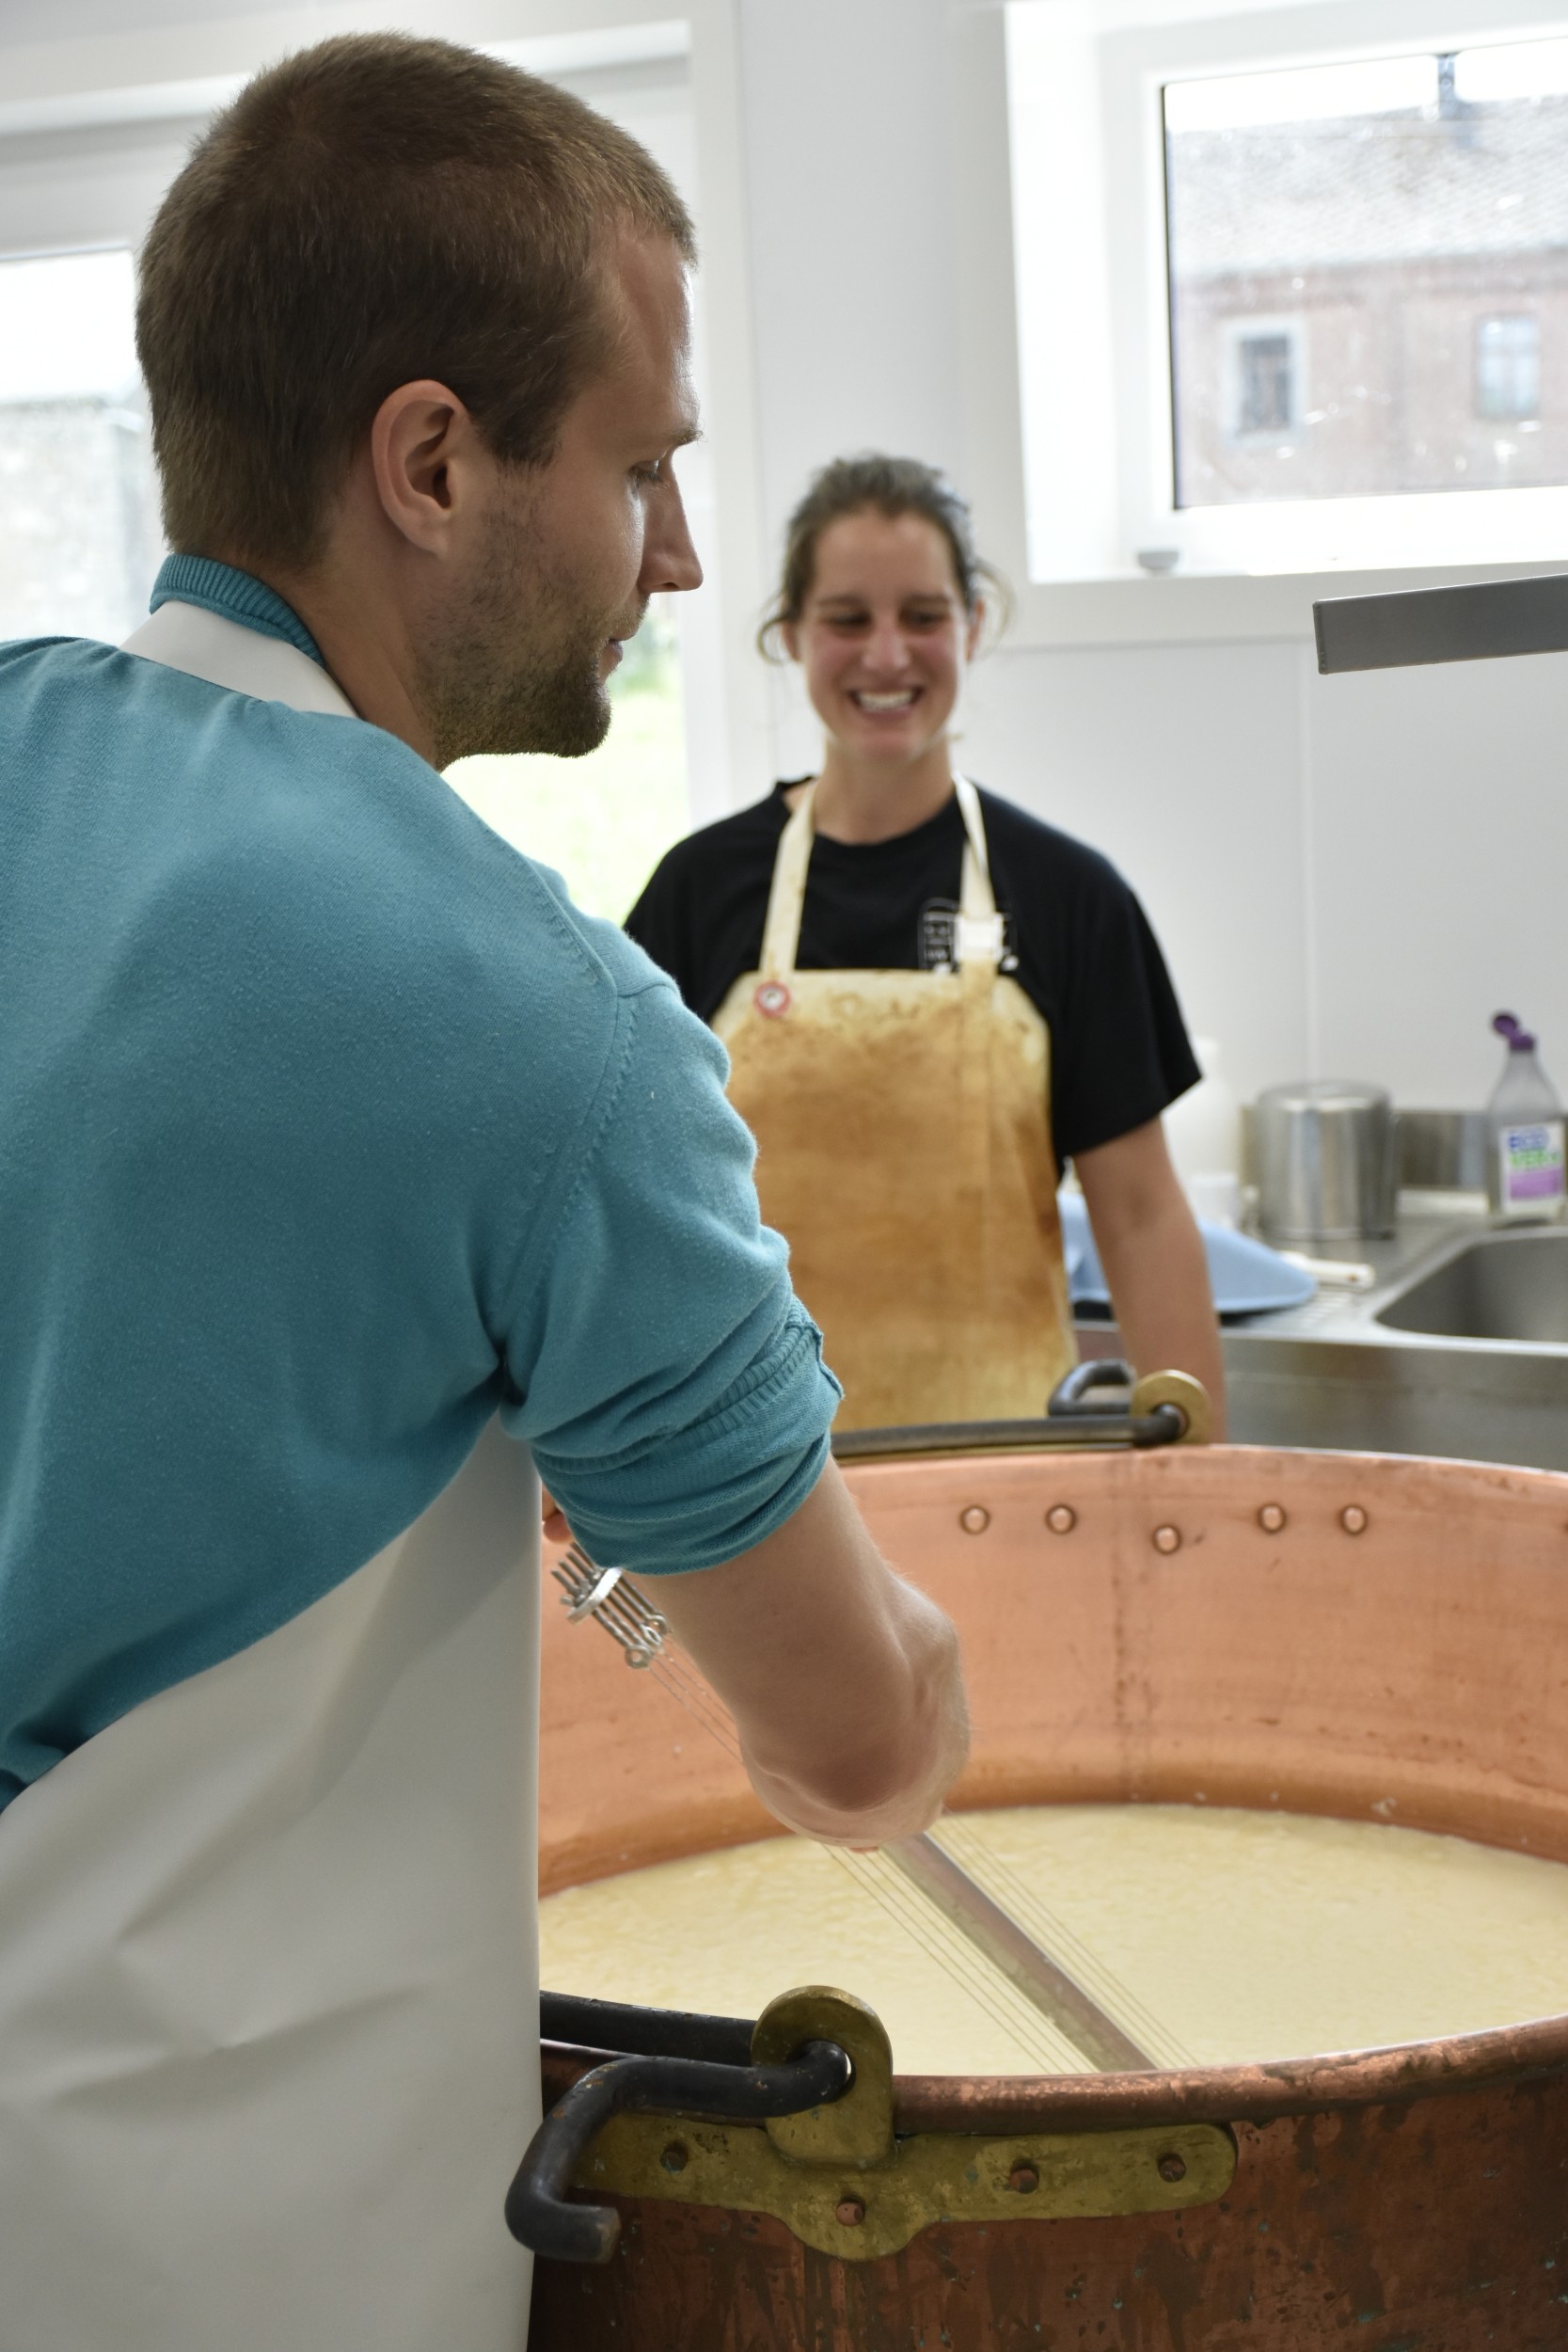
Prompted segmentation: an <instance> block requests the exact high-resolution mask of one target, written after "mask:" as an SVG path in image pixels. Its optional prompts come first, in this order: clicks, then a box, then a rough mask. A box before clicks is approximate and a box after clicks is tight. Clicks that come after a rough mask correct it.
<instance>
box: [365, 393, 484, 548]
mask: <svg viewBox="0 0 1568 2352" xmlns="http://www.w3.org/2000/svg"><path fill="white" fill-rule="evenodd" d="M480 448H481V443H480V439H479V436H478V433H477V432H476V430H475V427H474V422H473V419H472V418H471V417H470V416H469V414H468V411H467V408H465V406H464V405H463V403H462V402H461V401H460V400H459V399H458V397H457V394H456V393H455V392H453V391H451V390H449V389H448V388H447V386H446V385H444V384H437V383H435V382H433V381H431V380H429V379H421V380H420V382H419V383H417V384H400V385H399V386H398V389H397V390H396V391H395V392H388V395H387V397H386V399H385V400H384V401H383V402H382V404H381V405H380V407H379V408H378V409H377V410H376V412H375V419H374V421H373V422H372V426H371V468H372V474H373V476H374V480H375V488H376V495H377V497H378V498H379V499H380V501H381V507H382V512H383V513H384V514H385V516H386V517H387V519H388V522H389V523H390V524H391V525H392V528H393V529H394V531H397V532H401V533H402V535H403V537H404V538H405V539H406V540H407V541H408V543H409V545H410V546H411V547H414V548H419V549H420V551H421V552H422V553H424V554H427V555H436V554H439V553H440V552H441V550H442V549H443V548H444V547H445V546H446V545H447V543H448V540H449V539H450V537H451V524H452V518H453V513H454V509H455V507H456V505H457V502H458V497H459V493H460V490H461V489H462V487H463V486H465V485H464V482H463V476H464V474H465V473H466V471H467V468H468V466H469V465H470V464H471V463H472V462H473V460H474V459H475V458H476V457H477V456H478V454H479V452H480Z"/></svg>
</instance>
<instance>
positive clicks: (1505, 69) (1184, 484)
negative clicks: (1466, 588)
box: [1007, 0, 1568, 581]
mask: <svg viewBox="0 0 1568 2352" xmlns="http://www.w3.org/2000/svg"><path fill="white" fill-rule="evenodd" d="M1548 4H1549V0H1518V5H1517V7H1514V6H1513V0H1510V12H1509V13H1508V14H1507V15H1506V16H1505V15H1504V14H1503V8H1502V0H1461V11H1462V12H1461V13H1459V14H1458V15H1457V17H1455V16H1450V17H1449V18H1448V19H1446V20H1444V21H1443V24H1442V35H1441V38H1440V39H1438V38H1435V37H1434V38H1431V39H1429V40H1426V41H1425V42H1423V41H1422V40H1421V36H1420V33H1419V31H1417V32H1416V33H1415V35H1414V37H1413V36H1412V20H1413V18H1414V19H1415V22H1416V23H1417V24H1419V11H1418V10H1413V9H1412V8H1410V6H1409V5H1408V0H1312V4H1311V5H1292V4H1291V0H1282V4H1281V0H1271V5H1270V6H1268V7H1267V8H1264V7H1262V6H1255V7H1253V8H1248V9H1242V8H1230V9H1229V10H1227V12H1226V14H1225V17H1224V22H1223V25H1216V24H1215V22H1214V19H1215V16H1216V13H1217V12H1216V10H1215V9H1213V8H1210V7H1207V6H1200V5H1198V0H1193V5H1192V7H1191V12H1190V15H1189V14H1187V13H1185V12H1184V11H1183V8H1182V6H1181V0H1080V5H1078V6H1077V7H1076V8H1072V9H1069V8H1066V7H1062V8H1057V7H1055V6H1052V5H1048V4H1047V0H1009V5H1008V10H1007V26H1008V56H1009V75H1010V104H1011V108H1012V125H1013V175H1014V219H1015V230H1016V240H1017V252H1018V256H1019V262H1018V287H1019V295H1018V318H1019V338H1020V362H1021V377H1022V393H1023V404H1022V405H1023V418H1024V447H1025V462H1024V474H1025V490H1026V505H1027V515H1028V530H1029V549H1030V571H1031V576H1032V577H1033V578H1034V579H1037V580H1042V581H1043V580H1067V579H1072V578H1084V577H1093V576H1096V575H1099V576H1101V577H1102V576H1104V575H1106V574H1113V575H1114V574H1116V573H1117V572H1118V571H1121V572H1126V571H1127V570H1129V569H1131V567H1132V561H1133V557H1134V554H1135V552H1136V550H1138V549H1139V548H1172V549H1176V550H1177V551H1178V554H1179V560H1180V564H1182V565H1183V566H1184V567H1189V568H1201V569H1203V570H1205V571H1237V572H1250V571H1314V570H1322V569H1326V568H1329V567H1331V566H1339V565H1343V566H1352V567H1354V568H1358V569H1359V568H1363V567H1371V568H1376V567H1382V566H1386V565H1402V564H1450V563H1470V562H1477V561H1479V562H1496V561H1518V560H1529V559H1535V558H1543V557H1544V558H1546V559H1548V560H1550V559H1552V558H1555V557H1559V556H1560V553H1561V550H1562V548H1563V547H1564V546H1568V366H1559V364H1558V362H1557V358H1556V353H1557V351H1558V349H1559V346H1561V347H1562V349H1563V351H1564V353H1565V355H1568V38H1564V19H1565V17H1568V6H1565V5H1563V0H1557V10H1558V12H1557V15H1556V17H1555V19H1554V18H1552V17H1549V16H1548V15H1547V13H1546V9H1547V6H1548ZM1069 18H1070V19H1071V24H1069V21H1068V20H1069ZM1503 26H1506V27H1507V30H1506V31H1503V30H1502V27H1503ZM1532 26H1539V33H1538V34H1537V33H1536V32H1534V31H1532V30H1531V29H1530V28H1531V27H1532ZM1436 30H1437V26H1436V24H1435V22H1434V24H1433V34H1434V35H1435V33H1436ZM1374 44H1381V45H1382V49H1381V54H1380V48H1379V46H1374ZM1085 190H1088V191H1090V194H1089V195H1088V196H1087V197H1086V196H1085ZM1065 348H1070V349H1072V351H1073V352H1074V354H1075V367H1074V369H1073V370H1072V371H1070V372H1069V371H1064V370H1063V369H1062V367H1061V365H1060V354H1061V352H1062V351H1063V350H1064V349H1065ZM1456 494H1462V495H1456Z"/></svg>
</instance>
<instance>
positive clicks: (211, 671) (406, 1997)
mask: <svg viewBox="0 0 1568 2352" xmlns="http://www.w3.org/2000/svg"><path fill="white" fill-rule="evenodd" d="M128 650H130V651H133V652H136V653H139V654H140V655H141V656H142V657H143V658H144V659H146V660H160V661H164V662H166V663H167V664H168V665H169V666H170V667H172V668H176V669H182V670H186V671H189V672H192V673H194V674H195V675H198V676H204V677H206V678H208V679H209V681H210V682H212V683H214V684H219V685H225V686H230V687H234V688H237V689H239V690H240V691H246V690H247V689H248V691H251V692H253V693H255V694H257V695H260V696H261V697H262V698H263V699H267V700H274V701H287V702H290V703H292V704H293V706H294V707H296V708H302V709H308V710H317V711H322V712H332V711H336V712H337V713H339V714H340V715H344V714H346V715H347V716H348V717H350V718H352V717H353V713H352V712H351V711H350V710H349V707H348V705H347V704H346V703H345V702H344V701H343V699H342V697H341V694H339V693H338V691H337V689H336V687H335V686H334V685H333V683H332V681H331V679H330V678H329V677H328V676H327V675H326V673H325V671H324V670H322V669H320V668H319V667H318V665H317V664H316V663H314V662H313V661H311V660H309V657H308V656H307V655H305V654H303V653H300V652H297V651H295V649H294V648H293V646H289V645H285V644H279V643H278V642H277V641H276V640H271V639H268V638H265V637H261V636H259V635H257V633H256V632H255V631H254V630H248V629H245V628H241V627H240V626H239V625H238V624H236V623H234V622H231V621H229V620H226V619H225V618H223V617H222V616H221V615H217V614H211V613H204V612H198V611H197V610H195V609H194V608H193V607H190V606H181V605H171V604H170V605H165V606H164V607H163V609H162V611H161V612H158V613H156V614H155V615H154V616H153V619H152V620H151V621H150V622H148V623H147V624H146V625H145V629H144V630H139V631H138V632H137V634H136V636H135V638H133V639H132V641H131V644H130V647H129V648H128ZM538 1578H539V1487H538V1482H537V1480H536V1478H535V1477H534V1473H533V1467H532V1464H531V1460H530V1458H529V1455H528V1453H527V1451H526V1450H525V1449H524V1448H523V1447H521V1446H518V1445H515V1444H514V1443H513V1442H512V1441H511V1440H510V1439H509V1438H506V1437H504V1436H503V1435H502V1433H501V1431H500V1429H499V1426H498V1425H497V1423H496V1422H491V1423H490V1425H489V1426H488V1428H487V1429H486V1430H485V1431H484V1433H483V1436H482V1437H481V1438H480V1441H479V1443H478V1445H477V1447H476V1448H475V1450H474V1452H473V1454H471V1455H470V1456H469V1459H468V1461H467V1463H466V1465H465V1466H464V1468H463V1470H461V1471H460V1472H459V1473H458V1475H457V1477H456V1478H455V1479H454V1480H453V1481H452V1483H451V1486H448V1487H447V1489H446V1491H445V1492H444V1493H443V1494H441V1495H440V1496H438V1497H437V1499H436V1501H435V1502H433V1503H432V1504H431V1505H430V1507H429V1508H428V1509H427V1510H426V1511H425V1512H423V1513H422V1514H421V1516H420V1518H418V1519H416V1520H415V1521H414V1523H413V1525H412V1526H410V1527H409V1528H407V1529H405V1530H404V1533H403V1534H401V1535H400V1536H398V1537H397V1538H396V1540H395V1541H394V1542H392V1543H390V1544H388V1546H387V1547H386V1549H384V1550H383V1551H381V1552H378V1553H377V1554H376V1556H375V1557H374V1558H373V1559H371V1560H367V1561H366V1562H365V1563H364V1564H363V1565H361V1566H359V1567H358V1568H357V1569H356V1571H355V1573H354V1574H352V1575H351V1576H349V1577H347V1578H346V1579H345V1580H344V1581H343V1582H342V1583H341V1584H340V1585H338V1586H337V1587H336V1588H335V1589H334V1590H333V1591H331V1592H328V1593H326V1594H325V1595H324V1596H323V1597H321V1598H320V1599H319V1600H317V1601H316V1602H314V1603H313V1605H312V1606H310V1607H309V1608H308V1609H305V1610H303V1611H302V1612H301V1613H300V1614H299V1615H298V1616H296V1617H293V1618H292V1619H291V1620H290V1621H289V1622H288V1623H287V1624H286V1625H283V1626H281V1627H279V1628H278V1629H277V1631H276V1632H273V1633H270V1634H268V1635H267V1636H266V1637H265V1638H264V1639H263V1640H261V1641H259V1642H256V1643H254V1644H252V1645H251V1646H250V1647H249V1648H248V1649H245V1650H242V1651H240V1652H238V1653H237V1654H236V1655H235V1656H233V1657H231V1658H228V1659H225V1660H224V1661H222V1663H221V1664H219V1665H216V1666H213V1667H211V1668H209V1669H208V1670H207V1671H206V1672H205V1673H202V1674H198V1675H194V1676H192V1677H190V1678H189V1679H188V1680H187V1681H184V1682H181V1683H177V1684H175V1685H174V1686H172V1687H171V1688H170V1689H168V1690H166V1691H163V1692H159V1693H158V1695H157V1696H156V1697H155V1698H150V1699H149V1700H147V1701H146V1702H145V1703H144V1704H143V1705H141V1706H140V1707H136V1708H133V1709H132V1710H131V1712H130V1713H129V1714H128V1715H125V1716H122V1717H121V1718H120V1719H119V1722H118V1723H114V1724H110V1725H109V1726H108V1728H107V1729H106V1730H104V1731H101V1732H100V1733H99V1734H98V1735H97V1737H96V1738H94V1739H91V1740H87V1742H86V1743H85V1744H84V1745H83V1746H82V1747H79V1748H77V1749H76V1750H75V1751H74V1752H73V1753H72V1754H71V1755H70V1756H66V1757H65V1758H64V1760H63V1761H62V1762H61V1763H59V1764H57V1765H56V1766H55V1769H54V1770H53V1771H52V1772H48V1773H46V1774H45V1775H44V1777H43V1778H42V1779H41V1780H40V1781H39V1782H38V1783H37V1784H36V1785H35V1786H34V1787H32V1788H25V1789H24V1790H23V1792H22V1794H21V1795H20V1796H18V1797H16V1798H14V1799H13V1801H12V1802H11V1804H9V1805H8V1807H7V1809H6V1811H5V1812H4V1813H0V2346H3V2347H4V2352H522V2346H523V2344H524V2340H525V2338H526V2336H527V2333H528V2305H529V2285H530V2265H529V2259H528V2257H527V2255H526V2254H524V2253H523V2251H522V2249H520V2248H519V2247H517V2246H515V2244H514V2243H513V2241H512V2239H511V2238H510V2237H509V2236H508V2234H507V2231H506V2225H505V2222H504V2220H503V2218H502V2204H503V2201H504V2199H505V2195H506V2189H507V2185H508V2182H509V2181H510V2179H511V2176H512V2172H513V2170H514V2169H515V2165H516V2163H517V2160H518V2157H519V2156H520V2154H521V2153H522V2150H523V2149H524V2147H525V2146H526V2145H527V2143H528V2140H529V2137H530V2136H531V2133H532V2131H533V2129H534V2126H535V2124H536V2122H537V2121H538V2116H539V2043H538V2010H537V2005H536V1985H537V1978H536V1964H537V1963H536V1957H535V1954H536V1936H535V1886H536V1868H535V1859H534V1845H535V1836H536V1831H535V1809H536V1797H535V1789H536V1779H537V1756H536V1747H537V1728H536V1726H537V1678H538V1663H537V1661H538V1638H539V1583H538Z"/></svg>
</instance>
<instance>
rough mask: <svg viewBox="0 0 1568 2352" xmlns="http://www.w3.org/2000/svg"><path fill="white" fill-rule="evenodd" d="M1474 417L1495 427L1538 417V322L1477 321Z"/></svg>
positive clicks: (1530, 420)
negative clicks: (1487, 421)
mask: <svg viewBox="0 0 1568 2352" xmlns="http://www.w3.org/2000/svg"><path fill="white" fill-rule="evenodd" d="M1476 414H1477V416H1478V417H1485V418H1486V419H1488V420H1489V421H1491V422H1492V423H1494V424H1533V423H1535V422H1537V421H1539V419H1540V415H1541V321H1540V320H1539V319H1538V318H1518V317H1516V318H1501V319H1478V320H1477V321H1476Z"/></svg>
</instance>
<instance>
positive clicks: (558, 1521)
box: [539, 1486, 572, 1544]
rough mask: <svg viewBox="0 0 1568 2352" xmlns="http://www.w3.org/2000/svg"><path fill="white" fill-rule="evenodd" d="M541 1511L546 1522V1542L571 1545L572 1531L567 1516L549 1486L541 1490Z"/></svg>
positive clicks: (542, 1487)
mask: <svg viewBox="0 0 1568 2352" xmlns="http://www.w3.org/2000/svg"><path fill="white" fill-rule="evenodd" d="M539 1510H540V1515H541V1517H542V1518H543V1519H544V1522H545V1541H546V1543H547V1544H569V1543H570V1542H571V1540H572V1531H571V1529H570V1528H569V1527H568V1526H567V1524H566V1514H565V1512H564V1511H563V1510H562V1507H561V1505H560V1503H559V1502H557V1501H556V1499H555V1497H554V1495H552V1494H551V1492H550V1490H549V1488H548V1487H547V1486H541V1487H540V1489H539Z"/></svg>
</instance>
